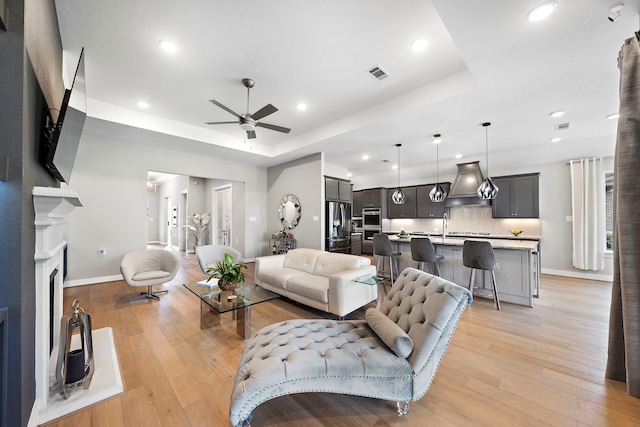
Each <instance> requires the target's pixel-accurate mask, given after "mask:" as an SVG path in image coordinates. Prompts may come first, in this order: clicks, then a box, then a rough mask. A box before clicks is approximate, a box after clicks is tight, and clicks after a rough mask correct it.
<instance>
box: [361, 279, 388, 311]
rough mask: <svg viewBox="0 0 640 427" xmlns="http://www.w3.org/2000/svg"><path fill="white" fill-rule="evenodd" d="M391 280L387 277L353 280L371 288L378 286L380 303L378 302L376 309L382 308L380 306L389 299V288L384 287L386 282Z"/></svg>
mask: <svg viewBox="0 0 640 427" xmlns="http://www.w3.org/2000/svg"><path fill="white" fill-rule="evenodd" d="M387 280H389V279H388V278H387V277H380V276H371V275H367V276H360V277H356V278H355V279H353V281H354V282H357V283H364V284H365V285H369V286H377V287H378V301H377V302H376V308H380V304H382V301H384V298H386V297H387V287H386V286H385V285H384V282H386V281H387Z"/></svg>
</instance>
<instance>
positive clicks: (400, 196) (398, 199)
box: [391, 144, 407, 205]
mask: <svg viewBox="0 0 640 427" xmlns="http://www.w3.org/2000/svg"><path fill="white" fill-rule="evenodd" d="M396 147H398V188H397V189H396V191H394V192H393V194H392V195H391V200H392V201H393V204H394V205H404V202H405V201H406V200H407V195H406V194H404V191H402V189H401V188H400V147H402V144H396Z"/></svg>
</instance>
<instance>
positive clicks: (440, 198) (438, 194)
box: [429, 133, 447, 203]
mask: <svg viewBox="0 0 640 427" xmlns="http://www.w3.org/2000/svg"><path fill="white" fill-rule="evenodd" d="M441 142H442V138H441V136H440V134H439V133H437V134H435V135H433V143H434V144H436V185H434V186H433V188H432V189H431V191H430V192H429V198H430V199H431V201H432V202H436V203H440V202H444V199H445V198H446V197H447V192H446V191H445V190H444V188H442V185H440V174H439V170H438V160H439V159H438V158H439V156H438V146H439V145H440V143H441Z"/></svg>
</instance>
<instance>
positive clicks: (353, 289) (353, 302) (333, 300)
mask: <svg viewBox="0 0 640 427" xmlns="http://www.w3.org/2000/svg"><path fill="white" fill-rule="evenodd" d="M366 275H369V276H375V275H376V266H375V265H365V266H362V267H358V268H354V269H352V270H346V271H343V272H340V273H336V274H333V275H331V276H329V312H330V313H333V314H335V315H336V316H340V317H342V316H345V315H347V314H349V313H351V312H352V311H354V310H356V309H358V308H360V307H362V306H363V305H365V304H368V303H369V302H371V301H373V300H375V299H376V298H377V297H378V287H377V286H372V285H367V284H365V283H357V282H354V281H353V279H355V278H357V277H360V276H366Z"/></svg>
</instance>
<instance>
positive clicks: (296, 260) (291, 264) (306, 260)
mask: <svg viewBox="0 0 640 427" xmlns="http://www.w3.org/2000/svg"><path fill="white" fill-rule="evenodd" d="M324 253H325V252H324V251H320V250H317V249H306V248H299V249H292V250H290V251H289V252H287V254H286V255H285V257H284V267H285V268H293V269H296V270H299V271H303V272H305V273H309V274H313V269H314V267H315V265H316V259H317V258H318V256H319V255H320V254H324Z"/></svg>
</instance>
